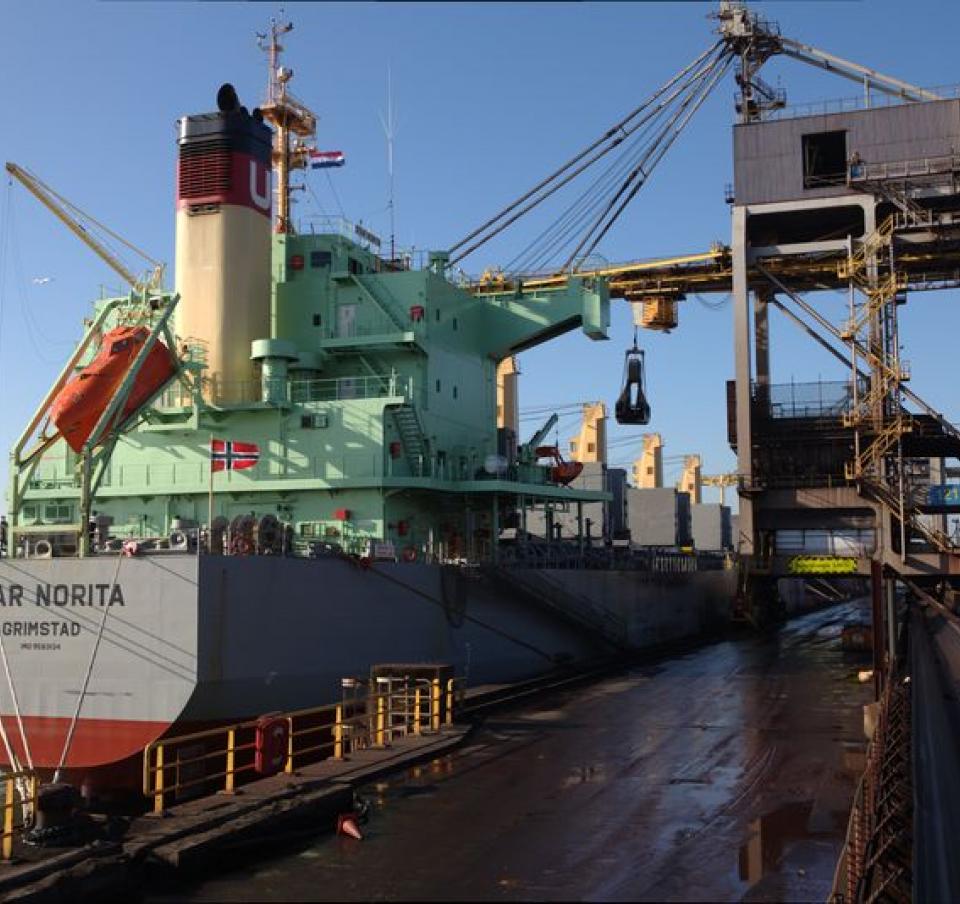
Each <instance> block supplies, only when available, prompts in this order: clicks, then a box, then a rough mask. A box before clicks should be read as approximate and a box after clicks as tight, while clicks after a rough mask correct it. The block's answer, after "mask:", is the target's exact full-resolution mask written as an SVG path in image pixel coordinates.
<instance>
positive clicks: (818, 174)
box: [802, 131, 847, 188]
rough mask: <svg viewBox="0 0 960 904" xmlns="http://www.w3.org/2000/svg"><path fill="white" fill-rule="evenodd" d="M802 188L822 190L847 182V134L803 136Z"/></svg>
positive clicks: (819, 133) (828, 133) (843, 132)
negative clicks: (828, 186) (826, 186)
mask: <svg viewBox="0 0 960 904" xmlns="http://www.w3.org/2000/svg"><path fill="white" fill-rule="evenodd" d="M802 141H803V187H804V188H823V187H824V186H825V185H843V184H844V183H845V182H846V181H847V133H846V132H845V131H839V132H814V133H812V134H810V135H804V136H803V138H802Z"/></svg>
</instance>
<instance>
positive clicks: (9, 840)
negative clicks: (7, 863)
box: [0, 771, 39, 860]
mask: <svg viewBox="0 0 960 904" xmlns="http://www.w3.org/2000/svg"><path fill="white" fill-rule="evenodd" d="M3 781H4V789H3V833H2V835H0V858H2V859H3V860H9V859H10V858H11V857H12V856H13V839H14V838H15V837H16V828H17V818H16V814H17V808H18V807H21V808H23V809H30V810H31V811H32V812H36V806H37V789H38V787H39V780H38V778H37V774H36V773H35V772H29V771H25V772H7V773H5V774H4V776H3ZM18 786H19V787H18ZM24 788H26V789H27V791H26V793H25V794H24V790H23V789H24ZM18 798H19V800H18Z"/></svg>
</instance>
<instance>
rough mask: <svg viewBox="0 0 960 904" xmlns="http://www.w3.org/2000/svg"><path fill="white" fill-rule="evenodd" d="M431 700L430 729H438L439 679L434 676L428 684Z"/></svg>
mask: <svg viewBox="0 0 960 904" xmlns="http://www.w3.org/2000/svg"><path fill="white" fill-rule="evenodd" d="M430 689H431V691H432V692H433V693H432V694H431V697H432V700H431V704H432V705H431V707H430V729H431V730H432V731H440V679H439V678H434V679H433V681H432V682H431V686H430Z"/></svg>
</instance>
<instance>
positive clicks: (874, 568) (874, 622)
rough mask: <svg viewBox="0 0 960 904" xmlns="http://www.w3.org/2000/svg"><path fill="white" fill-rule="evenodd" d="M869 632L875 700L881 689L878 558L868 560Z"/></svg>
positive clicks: (881, 663)
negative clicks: (870, 636) (871, 639)
mask: <svg viewBox="0 0 960 904" xmlns="http://www.w3.org/2000/svg"><path fill="white" fill-rule="evenodd" d="M870 603H871V606H870V614H871V619H870V622H871V627H870V633H871V635H872V636H873V692H874V696H875V698H876V699H877V700H879V699H880V692H881V691H882V690H883V652H884V649H883V648H884V643H885V639H884V631H883V566H882V565H881V564H880V561H879V559H873V560H872V561H871V562H870Z"/></svg>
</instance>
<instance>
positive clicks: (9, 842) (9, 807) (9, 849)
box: [3, 776, 14, 860]
mask: <svg viewBox="0 0 960 904" xmlns="http://www.w3.org/2000/svg"><path fill="white" fill-rule="evenodd" d="M3 798H4V809H3V859H4V860H9V859H10V858H11V857H12V856H13V806H14V799H13V779H12V778H10V777H9V776H8V777H7V780H6V791H5V793H4V795H3Z"/></svg>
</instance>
